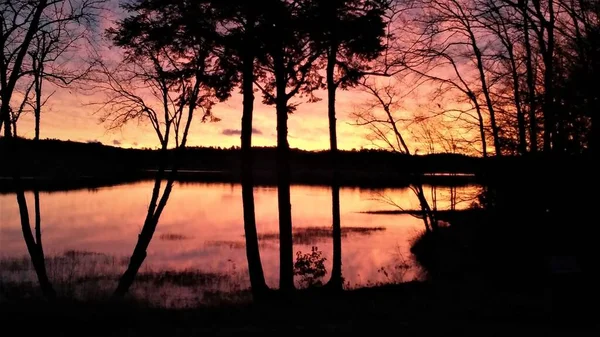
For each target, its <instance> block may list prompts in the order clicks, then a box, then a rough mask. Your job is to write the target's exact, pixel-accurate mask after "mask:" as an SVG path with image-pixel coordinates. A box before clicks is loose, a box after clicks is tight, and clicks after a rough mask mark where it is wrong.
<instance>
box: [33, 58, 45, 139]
mask: <svg viewBox="0 0 600 337" xmlns="http://www.w3.org/2000/svg"><path fill="white" fill-rule="evenodd" d="M43 71H44V67H43V63H41V64H40V65H39V69H36V71H34V76H33V77H34V81H35V110H34V115H35V140H40V115H41V112H42V80H43V78H42V74H43Z"/></svg>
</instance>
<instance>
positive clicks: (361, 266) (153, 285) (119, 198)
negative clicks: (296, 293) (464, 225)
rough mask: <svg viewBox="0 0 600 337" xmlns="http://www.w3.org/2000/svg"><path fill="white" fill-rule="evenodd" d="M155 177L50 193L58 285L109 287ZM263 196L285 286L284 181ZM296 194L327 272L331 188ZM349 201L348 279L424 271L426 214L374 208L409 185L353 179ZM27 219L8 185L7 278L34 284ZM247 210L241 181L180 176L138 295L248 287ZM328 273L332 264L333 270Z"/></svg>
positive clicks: (298, 222)
mask: <svg viewBox="0 0 600 337" xmlns="http://www.w3.org/2000/svg"><path fill="white" fill-rule="evenodd" d="M152 185H153V182H151V181H144V182H137V183H131V184H123V185H118V186H111V187H102V188H97V189H93V190H86V189H83V190H73V191H68V192H51V193H45V192H42V193H40V203H41V219H42V222H41V223H42V238H43V247H44V252H45V254H46V259H47V266H48V273H49V276H50V279H51V281H52V282H53V283H54V284H55V287H56V288H57V290H58V292H59V293H63V294H66V295H69V296H74V297H77V298H88V297H93V298H96V297H104V296H106V295H107V294H110V292H111V291H112V290H113V289H114V287H115V286H116V283H117V279H118V277H119V274H120V273H122V272H123V271H124V270H125V267H126V265H127V262H128V258H129V256H130V254H131V253H132V251H133V247H134V245H135V243H136V240H137V235H138V234H139V232H140V230H141V227H142V225H143V221H144V217H145V213H146V210H147V206H148V202H149V200H150V195H151V192H152ZM425 190H426V193H427V196H428V197H429V198H430V199H431V198H432V194H433V193H432V191H433V188H432V187H431V186H426V188H425ZM478 191H479V187H477V186H465V187H458V188H456V191H455V194H456V195H457V199H458V200H459V201H460V202H459V203H458V204H457V205H456V208H457V209H461V208H466V207H469V205H470V203H471V202H472V201H473V200H474V198H475V196H476V194H477V193H478ZM435 195H436V199H437V207H438V209H448V208H449V207H450V188H449V187H437V188H435ZM254 196H255V203H256V220H257V229H258V233H259V237H260V240H259V244H260V249H261V251H260V253H261V258H262V264H263V268H264V271H265V277H266V281H267V284H268V285H269V286H270V287H273V288H276V287H277V285H278V278H279V267H278V265H279V253H278V238H277V233H278V217H277V214H278V213H277V188H275V187H256V188H255V193H254ZM291 199H292V216H293V231H294V252H295V253H296V252H302V253H308V252H310V251H311V248H312V247H317V248H318V250H319V251H321V252H322V256H323V257H325V258H326V261H325V267H326V269H327V271H329V270H330V269H331V256H332V240H331V236H330V230H331V219H332V217H331V189H330V188H328V187H326V186H305V185H293V186H292V187H291ZM27 200H28V206H29V211H30V214H31V218H32V219H33V218H34V217H33V193H31V192H28V193H27ZM340 200H341V202H340V208H341V224H342V235H343V237H342V271H343V277H344V282H345V287H346V288H356V287H362V286H368V285H374V284H381V283H391V282H405V281H410V280H413V279H415V278H419V277H421V274H422V273H421V271H420V269H419V267H418V265H416V263H415V262H413V259H412V257H411V254H410V251H409V249H410V244H411V241H412V240H413V239H414V238H415V237H416V236H418V235H419V233H421V232H422V231H423V230H424V225H423V222H422V221H421V220H420V219H417V218H415V217H413V216H411V215H408V214H371V213H365V212H369V211H378V210H397V208H395V207H394V206H391V205H390V203H389V201H393V202H394V203H396V204H397V205H398V206H400V207H402V208H405V209H417V208H418V202H417V199H416V197H415V196H414V194H413V192H412V191H411V190H410V189H409V188H388V189H366V188H353V187H344V188H341V190H340ZM386 200H387V201H388V202H386ZM19 219H20V218H19V213H18V207H17V203H16V198H15V196H14V194H2V195H0V267H1V268H0V269H1V270H0V282H1V284H2V287H3V288H4V289H10V288H11V287H12V288H19V289H21V288H23V289H25V290H20V291H25V292H27V291H30V292H32V293H33V292H35V291H36V289H35V286H36V285H37V280H36V277H35V273H34V272H33V271H32V268H31V267H30V263H29V258H28V256H27V250H26V247H25V243H24V241H23V234H22V231H21V228H20V222H19V221H20V220H19ZM242 219H243V217H242V198H241V186H240V185H239V184H223V183H176V186H175V188H174V189H173V193H172V194H171V197H170V199H169V202H168V204H167V206H166V209H165V211H164V213H163V215H162V217H161V219H160V222H159V224H158V227H157V230H156V233H155V235H154V239H153V241H152V243H151V245H150V248H149V251H148V257H147V259H146V261H145V263H144V265H143V267H142V269H141V270H140V274H139V275H138V276H139V277H138V279H137V280H136V283H135V284H134V286H133V288H132V290H131V293H132V296H134V297H136V298H141V299H144V300H146V301H148V302H150V303H153V304H156V305H159V306H167V307H181V306H188V305H190V306H191V305H196V304H197V303H198V302H200V303H206V302H210V301H211V300H212V298H213V297H215V296H216V295H215V294H220V296H222V295H223V294H233V293H236V292H238V293H239V290H244V289H247V288H248V287H249V280H248V275H247V262H246V256H245V245H244V231H243V220H242ZM328 277H329V273H328V274H327V275H326V276H325V279H324V280H323V281H324V282H325V281H326V280H327V279H328ZM297 281H298V277H297ZM24 285H25V286H24ZM23 286H24V287H23ZM27 286H29V288H30V290H27V289H28V288H27ZM26 295H27V294H26ZM2 296H7V295H6V294H3V295H2ZM211 296H212V297H211Z"/></svg>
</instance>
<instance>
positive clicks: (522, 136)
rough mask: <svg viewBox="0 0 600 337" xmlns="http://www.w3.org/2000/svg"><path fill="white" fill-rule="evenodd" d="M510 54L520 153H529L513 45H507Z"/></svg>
mask: <svg viewBox="0 0 600 337" xmlns="http://www.w3.org/2000/svg"><path fill="white" fill-rule="evenodd" d="M507 49H508V56H509V58H510V67H511V73H512V78H513V95H514V99H515V108H516V109H517V126H518V131H519V153H520V154H521V155H524V154H526V153H527V132H526V131H525V115H524V113H523V108H522V106H521V97H520V94H519V93H520V85H519V74H518V73H517V63H516V61H515V55H514V53H513V48H512V45H509V46H507Z"/></svg>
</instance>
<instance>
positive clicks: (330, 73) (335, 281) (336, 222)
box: [326, 43, 343, 290]
mask: <svg viewBox="0 0 600 337" xmlns="http://www.w3.org/2000/svg"><path fill="white" fill-rule="evenodd" d="M337 50H338V47H337V45H336V44H335V43H333V44H332V47H331V49H330V51H329V54H328V59H327V70H326V71H327V99H328V101H327V103H328V116H329V143H330V160H331V178H332V180H331V213H332V214H331V215H332V222H333V261H332V263H333V265H332V268H331V278H330V280H329V283H328V286H330V287H331V288H334V289H337V290H341V289H342V287H343V284H342V283H343V279H342V227H341V219H340V218H341V217H340V186H339V177H338V165H337V160H338V148H337V125H336V114H335V96H336V95H335V94H336V89H337V85H336V83H335V78H334V72H335V66H336V61H337V60H336V56H337Z"/></svg>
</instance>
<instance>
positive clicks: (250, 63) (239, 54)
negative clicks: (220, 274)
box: [215, 0, 268, 298]
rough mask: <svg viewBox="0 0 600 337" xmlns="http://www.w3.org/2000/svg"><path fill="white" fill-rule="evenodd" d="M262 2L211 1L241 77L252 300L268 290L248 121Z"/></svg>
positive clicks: (244, 193) (244, 199) (244, 196)
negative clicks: (218, 15) (218, 14)
mask: <svg viewBox="0 0 600 337" xmlns="http://www.w3.org/2000/svg"><path fill="white" fill-rule="evenodd" d="M261 4H262V2H254V3H250V2H249V1H244V0H238V1H229V2H219V1H215V6H217V7H218V8H219V11H220V14H221V15H222V16H221V20H222V21H223V25H224V26H226V27H228V33H227V34H226V35H225V38H224V40H223V43H224V54H223V56H222V57H224V58H228V60H229V63H230V65H231V66H232V67H233V68H234V69H236V71H238V72H239V74H240V75H241V91H242V95H243V110H242V125H241V154H242V161H241V181H242V204H243V209H244V233H245V239H246V257H247V260H248V273H249V276H250V285H251V288H252V293H253V295H254V298H260V296H261V295H263V294H264V293H265V291H267V290H268V287H267V284H266V282H265V277H264V272H263V268H262V263H261V258H260V251H259V245H258V234H257V231H256V216H255V207H254V178H253V170H254V156H253V153H252V118H253V112H254V82H255V81H256V67H255V63H256V59H257V54H258V52H259V48H258V43H259V42H258V41H257V36H256V26H257V24H258V22H259V17H260V15H261V14H262V13H263V11H264V8H261V7H260V6H261Z"/></svg>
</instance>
